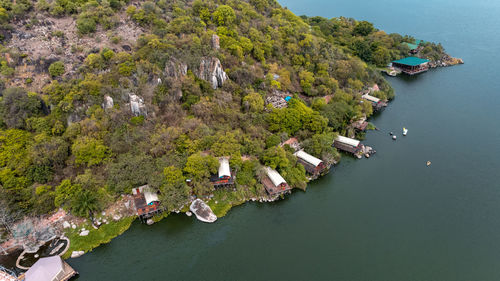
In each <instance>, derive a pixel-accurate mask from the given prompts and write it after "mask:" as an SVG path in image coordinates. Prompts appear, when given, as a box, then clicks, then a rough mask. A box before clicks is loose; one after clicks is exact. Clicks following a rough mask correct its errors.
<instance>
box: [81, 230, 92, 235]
mask: <svg viewBox="0 0 500 281" xmlns="http://www.w3.org/2000/svg"><path fill="white" fill-rule="evenodd" d="M89 233H90V231H88V230H82V232H80V236H87V235H89Z"/></svg>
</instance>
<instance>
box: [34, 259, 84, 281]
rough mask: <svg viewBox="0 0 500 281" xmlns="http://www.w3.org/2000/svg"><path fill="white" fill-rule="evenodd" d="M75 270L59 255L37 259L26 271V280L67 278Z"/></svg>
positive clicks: (58, 280)
mask: <svg viewBox="0 0 500 281" xmlns="http://www.w3.org/2000/svg"><path fill="white" fill-rule="evenodd" d="M73 275H75V271H74V270H73V269H72V268H71V267H70V266H69V265H68V264H66V263H65V262H64V261H63V260H62V259H61V257H60V256H53V257H47V258H41V259H39V260H38V261H37V262H36V263H35V264H34V265H33V266H32V267H31V268H30V269H28V271H26V274H25V276H24V277H25V279H24V280H26V281H63V280H69V278H71V277H72V276H73Z"/></svg>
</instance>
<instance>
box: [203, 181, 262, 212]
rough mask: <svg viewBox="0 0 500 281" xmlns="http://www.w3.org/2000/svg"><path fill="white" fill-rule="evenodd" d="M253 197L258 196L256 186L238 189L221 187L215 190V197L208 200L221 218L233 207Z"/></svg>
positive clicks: (211, 207) (209, 204)
mask: <svg viewBox="0 0 500 281" xmlns="http://www.w3.org/2000/svg"><path fill="white" fill-rule="evenodd" d="M252 197H257V192H256V190H255V188H246V187H238V188H237V189H236V191H233V190H226V189H220V190H216V191H215V192H214V197H213V198H212V199H211V200H210V201H208V206H210V209H212V211H213V212H214V214H215V215H216V216H217V217H218V218H220V217H223V216H225V215H226V214H227V212H228V211H229V210H231V208H232V207H234V206H238V205H241V204H243V203H245V202H246V201H247V200H249V199H250V198H252ZM215 202H217V203H215Z"/></svg>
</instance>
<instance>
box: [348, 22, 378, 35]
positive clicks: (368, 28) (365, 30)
mask: <svg viewBox="0 0 500 281" xmlns="http://www.w3.org/2000/svg"><path fill="white" fill-rule="evenodd" d="M374 30H375V28H374V27H373V24H372V23H371V22H367V21H360V22H357V23H356V26H354V30H353V33H354V34H355V35H361V36H367V35H368V34H370V33H372V32H373V31H374Z"/></svg>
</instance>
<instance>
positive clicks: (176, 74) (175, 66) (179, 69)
mask: <svg viewBox="0 0 500 281" xmlns="http://www.w3.org/2000/svg"><path fill="white" fill-rule="evenodd" d="M187 69H188V67H187V64H185V63H183V62H180V61H178V60H176V59H170V60H169V61H168V62H167V63H166V64H165V76H167V77H171V78H175V79H180V78H182V77H184V76H186V74H187Z"/></svg>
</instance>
